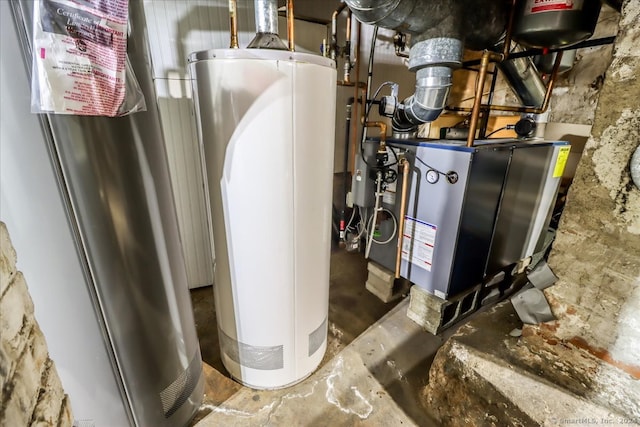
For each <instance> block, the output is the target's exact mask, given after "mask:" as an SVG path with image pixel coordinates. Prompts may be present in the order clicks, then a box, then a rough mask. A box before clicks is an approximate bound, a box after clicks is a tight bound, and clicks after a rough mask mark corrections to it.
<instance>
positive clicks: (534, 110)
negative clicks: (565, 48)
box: [447, 51, 562, 114]
mask: <svg viewBox="0 0 640 427" xmlns="http://www.w3.org/2000/svg"><path fill="white" fill-rule="evenodd" d="M560 62H562V51H560V52H558V54H557V56H556V60H555V62H554V63H553V69H552V70H551V75H550V77H549V82H547V90H546V92H545V94H544V100H543V101H542V105H541V106H540V107H519V106H516V105H491V104H482V105H481V106H480V108H481V109H484V110H493V111H509V112H513V113H530V114H541V113H544V112H545V111H547V108H549V101H550V100H551V92H553V87H554V85H555V81H556V79H557V76H558V70H559V69H560ZM447 110H450V111H464V112H469V111H471V112H473V109H471V108H467V107H447Z"/></svg>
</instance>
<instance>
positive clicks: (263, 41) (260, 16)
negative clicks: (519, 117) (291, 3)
mask: <svg viewBox="0 0 640 427" xmlns="http://www.w3.org/2000/svg"><path fill="white" fill-rule="evenodd" d="M254 5H255V16H256V32H257V34H256V36H255V37H254V38H253V40H251V43H249V45H248V46H247V48H249V49H254V48H255V49H278V50H287V46H285V44H284V42H283V41H282V40H281V39H280V37H279V36H278V1H277V0H254Z"/></svg>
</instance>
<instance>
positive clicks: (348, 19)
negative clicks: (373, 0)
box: [345, 9, 351, 44]
mask: <svg viewBox="0 0 640 427" xmlns="http://www.w3.org/2000/svg"><path fill="white" fill-rule="evenodd" d="M346 25H347V28H346V33H347V34H346V37H345V39H346V42H347V43H349V44H351V9H347V24H346Z"/></svg>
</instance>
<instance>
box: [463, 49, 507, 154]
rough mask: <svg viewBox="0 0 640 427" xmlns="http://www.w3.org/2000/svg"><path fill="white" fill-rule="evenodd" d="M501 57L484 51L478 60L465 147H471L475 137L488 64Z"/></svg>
mask: <svg viewBox="0 0 640 427" xmlns="http://www.w3.org/2000/svg"><path fill="white" fill-rule="evenodd" d="M502 58H503V56H502V55H500V54H497V53H495V52H490V51H488V50H485V51H484V53H483V54H482V59H481V60H480V71H479V72H478V85H477V86H476V95H475V98H474V100H473V108H472V109H471V121H470V122H469V136H468V137H467V147H473V140H474V139H475V137H476V129H477V128H478V118H479V117H480V108H481V107H482V93H483V92H484V81H485V79H486V77H487V68H488V67H489V62H491V61H499V60H502Z"/></svg>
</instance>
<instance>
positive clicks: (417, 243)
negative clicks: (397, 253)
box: [402, 216, 438, 271]
mask: <svg viewBox="0 0 640 427" xmlns="http://www.w3.org/2000/svg"><path fill="white" fill-rule="evenodd" d="M437 230H438V227H437V226H435V225H433V224H429V223H427V222H424V221H420V220H418V219H415V218H411V217H410V216H405V217H404V237H403V239H402V259H404V260H405V261H408V262H410V263H412V264H415V265H417V266H418V267H421V268H424V269H425V270H427V271H431V264H432V263H433V251H434V250H435V245H436V231H437Z"/></svg>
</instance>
